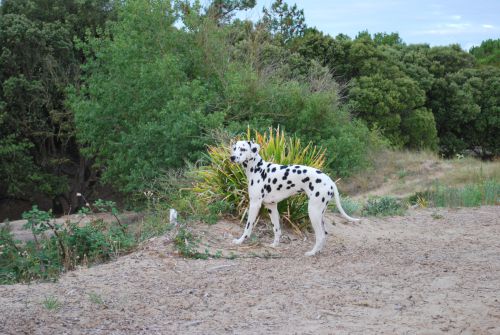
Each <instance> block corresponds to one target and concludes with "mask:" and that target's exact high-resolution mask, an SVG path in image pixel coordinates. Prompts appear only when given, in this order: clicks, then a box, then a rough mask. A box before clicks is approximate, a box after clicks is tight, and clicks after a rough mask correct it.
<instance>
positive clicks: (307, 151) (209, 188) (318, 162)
mask: <svg viewBox="0 0 500 335" xmlns="http://www.w3.org/2000/svg"><path fill="white" fill-rule="evenodd" d="M251 135H252V133H251V131H250V129H248V131H247V135H246V138H247V140H251ZM253 136H254V140H255V142H256V143H258V144H259V145H260V147H261V149H260V152H259V153H260V155H261V156H262V158H263V159H264V160H268V161H272V162H274V163H278V164H283V165H290V164H303V165H308V166H313V167H315V168H318V169H321V168H323V167H324V162H325V150H324V149H321V148H317V147H315V146H312V144H311V143H309V144H308V145H306V146H303V145H302V142H301V141H300V139H298V138H296V137H290V138H288V137H286V136H285V134H284V132H283V131H280V130H279V129H278V130H276V131H273V129H270V130H269V132H268V133H267V132H266V133H264V134H261V133H259V132H258V131H254V134H253ZM230 152H231V145H230V143H221V144H220V145H218V146H211V147H209V148H208V157H207V158H208V163H209V164H208V165H206V166H202V167H200V168H199V169H198V170H197V171H196V174H197V175H198V178H199V181H198V182H197V184H196V185H195V186H194V187H193V189H192V191H193V192H194V193H195V194H196V195H197V196H198V197H199V198H200V199H202V200H203V201H204V202H205V203H206V204H211V205H210V206H214V204H217V203H221V202H225V203H227V204H228V205H227V206H224V207H225V208H224V207H223V209H224V210H227V209H231V208H233V209H234V210H235V211H236V213H237V214H238V216H242V215H244V213H245V211H246V209H247V207H248V194H247V191H248V181H247V178H246V175H245V171H244V170H243V168H242V166H241V165H238V164H234V163H231V161H230V160H229V156H230ZM278 210H279V211H280V212H281V213H283V214H284V215H283V217H284V220H285V222H286V223H288V224H291V225H295V226H297V225H299V226H303V225H304V219H306V218H307V198H306V196H304V195H299V196H296V197H292V198H290V199H287V200H284V201H282V202H281V203H280V204H279V206H278Z"/></svg>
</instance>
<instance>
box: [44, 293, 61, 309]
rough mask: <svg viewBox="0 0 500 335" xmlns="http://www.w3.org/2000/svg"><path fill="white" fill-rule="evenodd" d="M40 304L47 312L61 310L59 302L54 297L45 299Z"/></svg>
mask: <svg viewBox="0 0 500 335" xmlns="http://www.w3.org/2000/svg"><path fill="white" fill-rule="evenodd" d="M42 304H43V307H45V309H47V310H49V311H52V310H57V309H59V308H61V303H60V302H59V299H57V297H54V296H48V297H45V299H43V302H42Z"/></svg>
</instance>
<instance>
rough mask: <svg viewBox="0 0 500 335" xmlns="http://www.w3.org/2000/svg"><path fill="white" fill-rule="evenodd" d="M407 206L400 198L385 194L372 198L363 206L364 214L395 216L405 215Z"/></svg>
mask: <svg viewBox="0 0 500 335" xmlns="http://www.w3.org/2000/svg"><path fill="white" fill-rule="evenodd" d="M405 210H406V206H405V205H404V204H403V203H402V202H401V201H400V200H398V199H396V198H393V197H389V196H384V197H375V198H370V199H368V201H367V202H366V204H365V205H364V207H363V211H362V213H363V215H368V216H393V215H403V214H404V212H405Z"/></svg>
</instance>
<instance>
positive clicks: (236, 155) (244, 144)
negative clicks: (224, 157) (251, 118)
mask: <svg viewBox="0 0 500 335" xmlns="http://www.w3.org/2000/svg"><path fill="white" fill-rule="evenodd" d="M259 150H260V146H259V145H258V144H257V143H254V142H250V141H238V142H236V143H235V144H233V146H232V148H231V157H230V158H231V162H235V163H239V164H241V163H243V162H246V161H248V160H250V159H252V158H255V157H256V156H257V155H258V154H259Z"/></svg>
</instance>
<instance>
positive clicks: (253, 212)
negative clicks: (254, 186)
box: [233, 200, 262, 244]
mask: <svg viewBox="0 0 500 335" xmlns="http://www.w3.org/2000/svg"><path fill="white" fill-rule="evenodd" d="M261 206H262V200H260V201H258V202H257V201H255V202H250V207H249V208H248V218H247V224H246V226H245V231H244V232H243V235H241V237H240V238H238V239H234V240H233V243H234V244H241V243H243V241H245V240H246V239H247V238H249V237H250V235H251V234H252V229H253V225H254V223H255V220H256V219H257V215H258V214H259V210H260V207H261Z"/></svg>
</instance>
